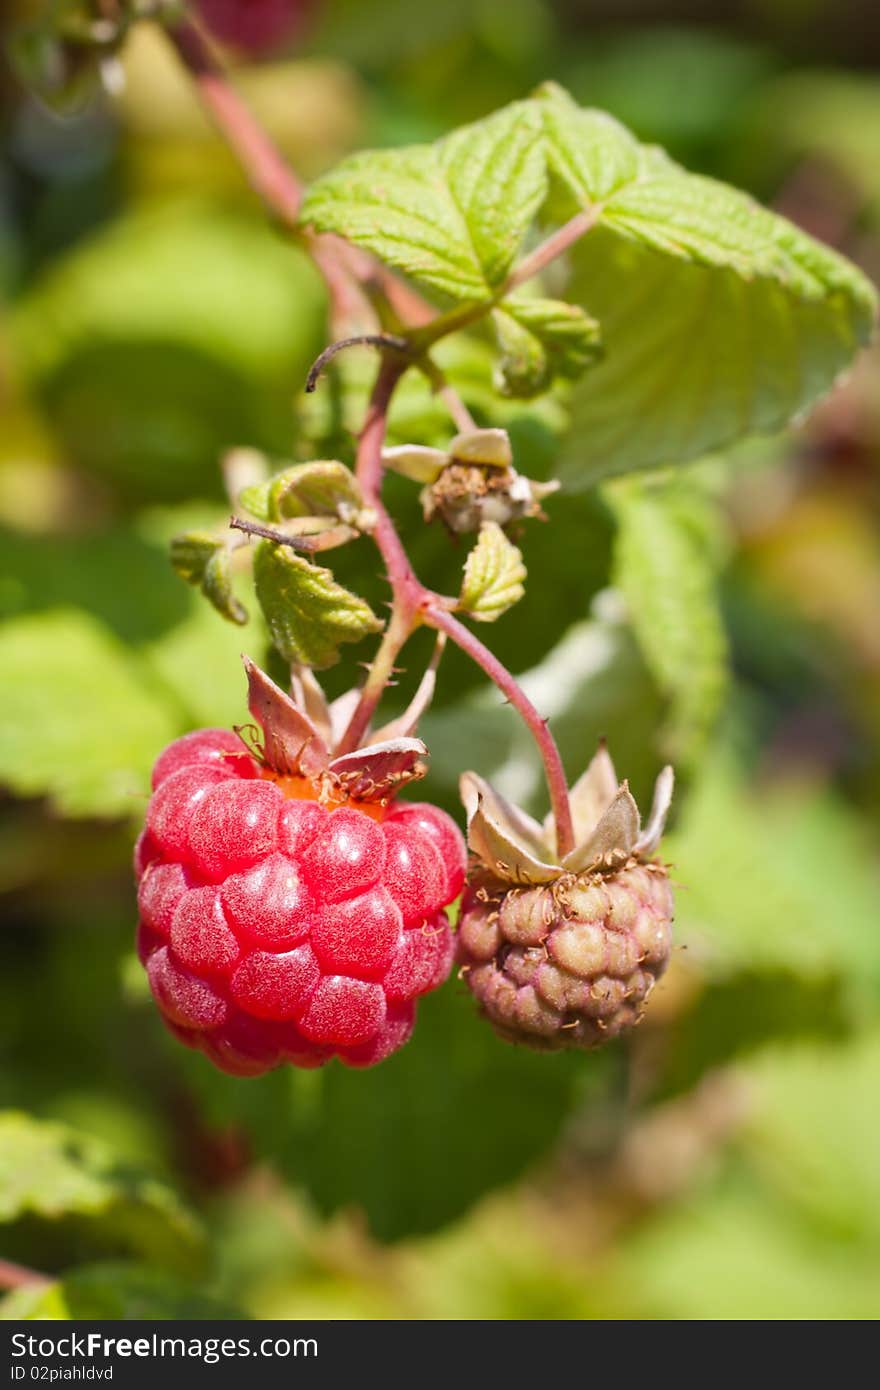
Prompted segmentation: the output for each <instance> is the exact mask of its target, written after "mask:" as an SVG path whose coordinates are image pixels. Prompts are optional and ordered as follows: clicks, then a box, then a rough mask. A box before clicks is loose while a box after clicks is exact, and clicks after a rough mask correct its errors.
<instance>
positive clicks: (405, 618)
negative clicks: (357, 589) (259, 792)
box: [339, 357, 574, 856]
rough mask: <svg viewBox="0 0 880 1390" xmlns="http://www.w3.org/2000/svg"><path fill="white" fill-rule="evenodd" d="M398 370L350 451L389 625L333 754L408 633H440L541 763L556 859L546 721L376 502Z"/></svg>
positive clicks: (570, 837)
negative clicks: (501, 704) (482, 680)
mask: <svg viewBox="0 0 880 1390" xmlns="http://www.w3.org/2000/svg"><path fill="white" fill-rule="evenodd" d="M405 370H406V363H401V362H400V361H399V359H398V360H395V359H394V358H391V357H389V358H386V359H385V361H384V362H383V364H382V366H381V368H380V370H379V376H378V378H377V381H376V386H375V388H374V390H373V396H372V399H371V401H370V407H369V410H368V413H367V420H366V424H365V425H364V428H363V430H362V432H361V436H360V441H359V444H358V456H357V464H356V472H357V477H358V481H359V482H360V485H361V490H362V492H363V494H364V501H365V502H366V504H367V506H368V507H371V508H372V509H373V511H374V512H375V515H376V524H375V528H374V530H373V538H374V540H375V541H376V545H377V546H378V548H379V552H380V554H381V556H382V559H383V560H384V562H385V570H386V573H387V575H388V579H389V581H390V583H391V590H392V594H393V604H392V610H391V621H390V622H389V624H388V627H387V629H386V632H385V636H384V637H383V639H382V642H381V644H380V646H379V651H378V652H377V654H376V658H375V660H374V662H373V665H372V667H371V668H370V672H369V675H368V677H367V681H366V684H365V685H364V688H363V691H362V692H361V698H360V701H359V703H358V706H357V709H356V710H355V713H354V715H353V717H352V719H351V722H350V724H349V726H348V728H347V729H346V731H345V735H344V737H343V739H342V743H341V744H340V750H339V751H340V752H348V751H349V750H350V749H352V748H356V747H357V746H358V744H359V742H360V741H361V739H362V738H363V736H364V734H365V733H366V731H367V728H368V726H369V723H370V720H371V718H372V716H373V713H374V712H375V709H376V706H377V705H378V703H379V700H380V699H381V697H382V692H383V691H384V689H385V687H386V686H387V684H388V681H389V679H390V677H391V675H392V673H393V670H394V663H395V661H396V659H397V656H398V654H399V652H400V650H401V648H402V647H403V645H404V643H405V642H406V641H407V639H408V638H409V636H410V635H411V633H412V632H413V630H414V628H415V627H416V626H417V625H418V624H419V623H420V622H423V623H425V624H426V625H427V626H428V627H433V628H435V629H436V630H437V631H438V632H445V633H446V635H447V637H449V638H450V639H451V640H452V641H453V642H455V644H456V645H457V646H459V647H461V649H462V651H464V652H466V653H467V655H468V656H470V657H471V658H472V660H474V661H475V662H476V663H477V665H478V666H479V667H481V669H482V670H483V671H485V673H486V675H487V676H488V677H489V679H490V680H491V681H493V682H494V683H495V685H497V686H498V689H499V690H500V691H501V693H502V694H503V695H505V696H506V697H507V699H508V700H509V701H510V703H511V705H513V707H514V709H515V710H516V711H517V712H518V713H519V715H520V716H521V717H522V720H523V722H524V723H525V724H526V726H527V727H528V729H529V731H530V732H531V734H532V736H533V738H534V740H535V743H536V744H537V746H538V751H539V752H540V754H541V759H542V761H543V763H544V769H545V772H546V776H547V787H548V790H549V792H550V803H551V806H552V808H553V814H554V817H555V819H556V834H557V842H558V847H559V854H560V856H563V855H566V854H568V852H569V850H571V849H574V829H573V826H572V819H571V807H570V805H569V800H568V784H567V782H566V780H565V769H564V768H563V766H562V759H561V757H560V755H559V749H558V748H557V747H556V742H555V740H554V738H553V735H552V734H551V733H550V730H549V728H548V727H547V723H546V720H544V719H542V718H541V715H540V714H539V713H538V711H537V710H536V709H535V706H534V705H533V704H532V702H531V700H530V699H529V697H528V696H527V695H526V693H525V691H524V690H523V689H522V688H521V687H520V686H519V685H518V684H517V682H516V680H515V678H514V677H513V676H512V675H511V673H510V672H509V671H508V670H507V667H506V666H504V665H503V664H502V662H500V661H499V660H498V658H497V657H496V656H493V654H492V652H490V651H489V648H488V647H486V646H484V645H483V643H482V642H481V641H480V639H479V638H478V637H475V636H474V634H473V633H472V632H471V631H470V630H469V629H468V628H466V627H465V626H464V625H463V624H462V623H460V622H459V621H458V619H457V618H455V617H453V615H452V614H451V613H450V612H449V608H448V606H447V603H446V602H445V601H444V600H443V598H441V596H440V595H439V594H435V593H432V591H431V590H430V589H427V588H425V586H424V585H423V584H422V583H421V582H420V581H419V580H418V579H417V578H416V575H415V573H414V572H413V568H412V566H411V565H410V562H409V557H408V556H407V554H406V551H405V550H404V548H403V545H402V543H401V540H400V537H399V536H398V534H397V530H396V528H395V526H394V522H393V521H392V520H391V517H390V516H389V514H388V512H387V511H386V509H385V506H384V503H383V502H382V497H381V489H382V445H383V443H384V440H385V429H386V425H387V420H388V409H389V406H390V404H391V398H392V396H393V394H394V390H395V387H396V386H397V383H398V381H399V380H400V377H401V376H402V375H403V372H404V371H405Z"/></svg>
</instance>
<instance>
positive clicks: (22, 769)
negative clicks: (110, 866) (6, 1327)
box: [0, 608, 180, 816]
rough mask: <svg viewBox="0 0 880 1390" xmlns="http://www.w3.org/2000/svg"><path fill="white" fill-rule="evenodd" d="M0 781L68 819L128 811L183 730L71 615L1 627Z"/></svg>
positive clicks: (120, 653)
mask: <svg viewBox="0 0 880 1390" xmlns="http://www.w3.org/2000/svg"><path fill="white" fill-rule="evenodd" d="M0 633H2V641H3V651H4V660H3V664H2V668H0V703H2V706H3V720H2V721H0V781H2V782H3V783H5V785H6V786H7V787H9V788H10V789H11V790H12V791H14V792H16V793H18V794H19V795H21V796H49V797H50V798H51V799H52V801H53V803H54V804H55V806H56V807H57V809H58V810H59V811H61V812H62V813H63V814H65V815H71V816H125V815H131V814H134V813H135V812H136V811H137V809H138V806H139V804H140V798H141V797H143V795H144V794H145V793H146V792H147V790H148V788H149V782H150V767H151V765H152V762H153V760H154V758H155V756H156V752H157V750H158V749H160V748H162V747H163V745H164V744H166V743H167V742H169V740H170V739H172V738H174V737H176V735H177V734H178V733H179V732H180V728H179V724H178V720H177V717H176V715H175V713H174V711H173V708H172V707H171V706H170V703H169V702H168V701H167V699H166V698H165V697H164V695H163V694H162V692H161V691H157V690H156V689H154V688H152V687H151V684H150V682H149V680H146V679H145V674H146V672H145V669H144V667H142V666H141V664H140V663H139V661H138V659H137V657H135V656H132V655H131V654H130V653H129V652H127V651H126V649H125V648H124V647H123V646H122V645H121V643H120V642H118V641H117V640H116V639H115V638H114V637H113V636H111V634H110V633H109V631H108V630H107V629H106V628H105V627H104V626H103V625H102V624H101V623H99V622H98V621H96V620H95V619H94V618H93V617H91V616H90V615H88V614H86V613H84V612H82V611H80V610H77V609H63V608H55V609H50V610H49V611H48V612H45V613H40V614H35V615H33V616H28V617H22V618H17V619H14V620H13V621H11V622H8V623H5V624H3V626H2V628H0Z"/></svg>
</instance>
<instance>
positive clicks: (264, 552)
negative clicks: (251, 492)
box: [254, 541, 382, 670]
mask: <svg viewBox="0 0 880 1390" xmlns="http://www.w3.org/2000/svg"><path fill="white" fill-rule="evenodd" d="M254 583H255V585H256V591H257V598H258V599H259V601H260V605H261V607H262V609H263V612H264V613H265V615H266V621H267V623H268V624H269V631H270V633H271V634H272V641H273V642H274V643H275V646H276V647H277V648H278V651H279V652H280V653H281V655H282V656H283V657H284V659H285V661H289V662H295V661H298V662H302V663H303V664H304V665H307V666H315V667H317V668H318V669H319V670H320V669H321V668H323V667H325V666H332V665H333V664H334V662H336V661H337V660H338V659H339V647H340V644H341V643H343V642H359V641H360V640H361V638H362V637H366V636H367V635H368V634H369V633H371V632H379V631H381V628H382V624H381V622H380V621H379V619H378V618H377V617H376V615H375V613H374V612H373V610H372V609H371V608H370V606H369V604H367V603H365V602H364V600H363V599H362V598H358V596H357V595H356V594H352V593H349V591H348V590H347V589H343V588H342V586H341V585H340V584H337V583H336V580H335V579H334V578H333V575H332V573H331V572H330V570H328V569H322V568H321V566H320V565H313V564H312V563H311V562H310V561H309V560H305V559H303V557H302V556H301V555H295V554H294V553H293V551H292V550H290V549H288V548H286V547H284V546H280V545H273V544H272V543H271V542H270V541H261V542H260V544H259V545H258V546H257V550H256V554H255V556H254Z"/></svg>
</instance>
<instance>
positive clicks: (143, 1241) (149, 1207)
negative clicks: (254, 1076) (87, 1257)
mask: <svg viewBox="0 0 880 1390" xmlns="http://www.w3.org/2000/svg"><path fill="white" fill-rule="evenodd" d="M25 1218H27V1219H30V1220H38V1221H47V1222H57V1221H60V1220H62V1219H65V1218H69V1219H75V1220H77V1221H78V1222H80V1223H83V1224H84V1226H85V1227H86V1228H87V1229H91V1228H92V1227H95V1228H96V1235H97V1239H98V1240H99V1241H101V1242H105V1241H106V1242H107V1243H109V1245H110V1246H111V1248H115V1249H118V1250H132V1251H134V1252H136V1253H138V1254H141V1255H143V1256H145V1257H146V1258H147V1259H149V1260H152V1261H154V1262H156V1263H159V1264H165V1265H168V1266H170V1267H172V1268H183V1269H195V1268H198V1267H199V1265H200V1263H201V1259H202V1255H203V1253H204V1249H203V1243H204V1237H203V1234H202V1232H201V1229H200V1228H199V1226H198V1225H197V1223H196V1222H195V1220H194V1219H193V1217H191V1216H190V1215H189V1213H188V1212H187V1211H186V1209H185V1208H184V1207H182V1206H181V1204H180V1203H179V1201H178V1199H177V1198H176V1196H175V1195H174V1193H173V1192H172V1191H171V1190H170V1188H167V1187H166V1186H165V1185H164V1184H162V1183H160V1182H158V1181H157V1180H156V1179H155V1178H152V1177H150V1176H149V1175H148V1174H146V1173H144V1172H142V1171H139V1170H136V1169H132V1168H131V1167H130V1165H128V1164H123V1163H120V1162H118V1161H117V1160H116V1159H115V1157H114V1155H113V1154H112V1152H111V1151H110V1150H109V1149H108V1148H107V1147H106V1146H105V1145H103V1144H102V1143H100V1142H99V1141H97V1140H95V1139H91V1138H89V1137H88V1136H85V1135H81V1134H79V1133H77V1132H76V1131H75V1130H71V1129H68V1128H67V1127H66V1126H64V1125H57V1124H52V1123H50V1122H47V1121H44V1120H37V1119H35V1118H34V1117H33V1116H31V1115H26V1114H24V1113H22V1112H21V1111H14V1110H13V1111H4V1112H2V1113H0V1223H13V1222H17V1221H20V1220H23V1219H25Z"/></svg>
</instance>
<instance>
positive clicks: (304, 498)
mask: <svg viewBox="0 0 880 1390" xmlns="http://www.w3.org/2000/svg"><path fill="white" fill-rule="evenodd" d="M238 500H239V503H240V505H241V506H242V507H244V509H245V511H248V512H250V514H251V515H252V516H255V517H257V518H258V519H259V520H260V521H269V522H279V521H287V520H290V519H291V518H293V517H308V516H314V517H340V518H341V519H343V520H350V519H351V518H353V516H354V515H355V514H356V513H357V512H358V511H360V509H361V508H362V507H363V496H362V494H361V490H360V486H359V484H358V481H357V478H356V477H355V476H354V474H353V473H352V471H351V469H350V468H347V467H346V465H345V464H344V463H339V462H338V460H336V459H315V460H313V461H312V462H311V463H296V464H291V465H290V466H289V467H288V468H283V469H282V470H281V472H280V473H275V474H273V476H272V477H271V478H267V479H266V481H265V482H264V483H256V484H254V485H253V486H252V487H246V488H244V489H243V490H242V491H241V492H240V493H239V495H238Z"/></svg>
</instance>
